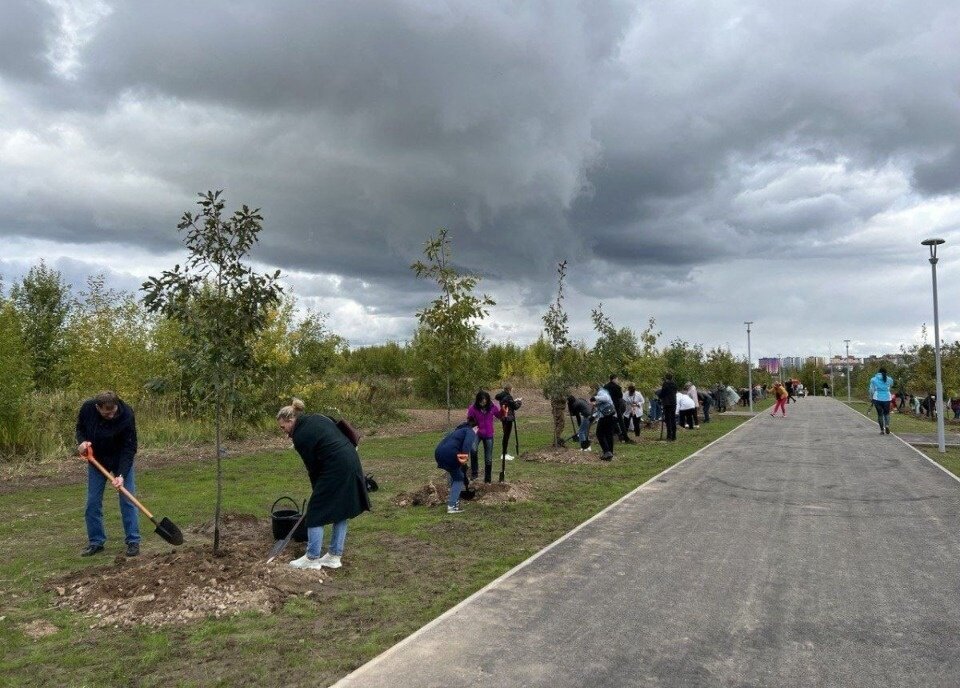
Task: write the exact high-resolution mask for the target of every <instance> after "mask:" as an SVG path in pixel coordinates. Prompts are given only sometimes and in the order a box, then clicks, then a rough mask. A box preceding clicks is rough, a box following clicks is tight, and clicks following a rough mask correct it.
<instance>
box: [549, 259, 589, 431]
mask: <svg viewBox="0 0 960 688" xmlns="http://www.w3.org/2000/svg"><path fill="white" fill-rule="evenodd" d="M566 276H567V261H565V260H563V261H560V263H558V264H557V296H556V298H555V299H554V300H553V303H551V304H550V306H549V307H548V308H547V312H546V313H544V315H543V318H542V320H543V331H544V334H545V335H546V341H547V343H548V344H549V346H550V368H549V372H548V373H547V375H546V378H545V379H544V383H543V396H544V397H545V398H546V399H548V400H549V401H550V415H551V416H552V417H553V446H555V447H562V446H564V444H565V443H564V441H563V435H564V423H565V416H566V408H567V394H569V391H570V389H571V388H572V387H573V386H575V385H576V384H577V382H578V381H579V375H578V374H577V368H578V364H582V360H580V357H578V356H577V351H576V349H575V347H574V346H573V342H572V341H571V340H570V319H569V317H568V316H567V312H566V311H565V310H564V309H563V281H564V279H566Z"/></svg>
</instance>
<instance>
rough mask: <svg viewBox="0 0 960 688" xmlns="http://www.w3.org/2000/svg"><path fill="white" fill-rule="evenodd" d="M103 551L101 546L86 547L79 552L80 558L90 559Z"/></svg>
mask: <svg viewBox="0 0 960 688" xmlns="http://www.w3.org/2000/svg"><path fill="white" fill-rule="evenodd" d="M102 551H103V545H87V548H86V549H85V550H83V551H82V552H80V556H81V557H92V556H93V555H94V554H98V553H99V552H102Z"/></svg>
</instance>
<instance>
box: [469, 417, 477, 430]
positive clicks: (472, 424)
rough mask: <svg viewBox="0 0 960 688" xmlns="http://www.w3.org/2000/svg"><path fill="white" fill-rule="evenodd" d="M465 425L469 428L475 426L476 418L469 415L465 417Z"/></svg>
mask: <svg viewBox="0 0 960 688" xmlns="http://www.w3.org/2000/svg"><path fill="white" fill-rule="evenodd" d="M467 425H469V426H470V427H471V428H475V427H477V419H476V418H474V417H473V416H471V417H470V418H467Z"/></svg>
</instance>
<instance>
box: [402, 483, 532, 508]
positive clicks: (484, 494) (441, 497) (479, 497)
mask: <svg viewBox="0 0 960 688" xmlns="http://www.w3.org/2000/svg"><path fill="white" fill-rule="evenodd" d="M470 488H471V489H472V490H474V491H475V492H476V496H475V497H474V498H473V499H472V500H470V502H480V503H482V504H506V503H509V502H529V501H530V499H531V498H532V494H533V490H532V486H531V485H530V484H529V483H521V482H517V483H484V482H478V481H476V480H474V481H471V483H470ZM449 495H450V487H449V486H448V485H447V484H446V483H445V482H441V481H434V480H431V481H430V482H428V483H427V484H426V485H424V486H423V487H421V488H419V489H417V490H414V491H413V492H401V493H400V494H399V495H397V497H396V499H395V500H394V503H395V504H396V505H397V506H438V505H440V504H446V503H447V497H448V496H449ZM463 501H465V502H466V501H467V500H466V499H464V500H463Z"/></svg>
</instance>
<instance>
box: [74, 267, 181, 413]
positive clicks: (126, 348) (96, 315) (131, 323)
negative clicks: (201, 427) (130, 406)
mask: <svg viewBox="0 0 960 688" xmlns="http://www.w3.org/2000/svg"><path fill="white" fill-rule="evenodd" d="M150 324H151V323H150V318H149V316H148V315H147V314H146V313H145V312H144V311H143V309H141V308H140V307H139V305H138V304H137V302H136V300H135V299H134V297H133V296H132V295H131V294H126V293H122V292H118V291H114V290H113V289H109V288H107V286H106V284H105V278H104V276H103V275H96V276H93V277H90V278H89V279H88V280H87V288H86V290H85V291H82V292H81V293H80V299H79V301H78V303H77V306H76V312H75V313H74V317H73V319H72V320H71V322H70V327H69V329H68V330H67V332H66V335H65V343H66V358H65V360H64V364H63V365H64V369H65V372H66V374H67V378H68V379H69V380H70V383H69V386H68V389H70V390H72V391H73V392H75V393H76V394H77V395H79V396H80V397H83V396H86V397H91V396H93V395H94V394H96V393H97V392H98V391H100V390H103V389H112V390H114V391H116V392H117V394H119V395H120V397H121V398H123V399H126V400H127V401H131V402H136V401H137V400H139V399H140V398H141V397H142V395H143V393H144V391H145V390H144V380H145V379H150V378H151V377H153V376H154V375H156V374H157V373H158V372H159V371H160V369H161V367H162V365H161V363H160V361H159V360H158V359H159V356H158V353H159V352H158V351H157V350H156V349H154V348H153V347H151V346H150V344H151V342H150Z"/></svg>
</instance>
